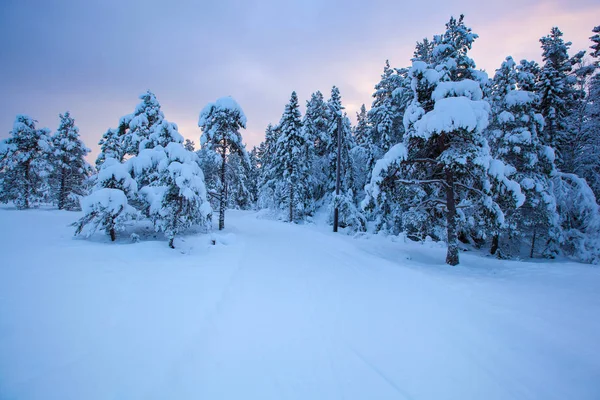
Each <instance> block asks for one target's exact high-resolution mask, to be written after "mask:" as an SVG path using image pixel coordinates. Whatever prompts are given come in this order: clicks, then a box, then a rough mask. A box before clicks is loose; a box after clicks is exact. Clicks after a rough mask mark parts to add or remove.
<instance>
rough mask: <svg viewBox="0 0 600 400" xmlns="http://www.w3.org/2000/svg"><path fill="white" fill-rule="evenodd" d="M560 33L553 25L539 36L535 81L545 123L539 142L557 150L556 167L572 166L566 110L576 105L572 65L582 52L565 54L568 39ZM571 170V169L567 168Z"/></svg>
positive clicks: (578, 94)
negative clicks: (539, 55) (540, 62)
mask: <svg viewBox="0 0 600 400" xmlns="http://www.w3.org/2000/svg"><path fill="white" fill-rule="evenodd" d="M562 36H563V33H562V32H561V31H560V30H559V29H558V28H557V27H553V28H552V29H551V31H550V34H549V35H547V36H545V37H543V38H541V39H540V43H541V44H542V50H543V53H542V57H543V61H544V65H543V66H542V68H541V71H540V74H539V79H538V82H537V84H536V92H537V94H538V95H539V99H540V100H539V106H538V107H539V110H540V112H541V114H542V115H543V116H544V120H545V126H544V131H543V133H542V136H541V139H542V142H543V144H545V145H547V146H550V147H552V148H553V149H554V150H555V151H556V152H557V162H558V165H559V167H561V168H563V167H566V168H567V169H569V170H571V169H572V163H571V161H572V160H571V159H572V154H571V152H570V149H569V147H570V146H569V145H570V143H571V141H572V140H573V137H572V136H573V132H572V130H571V127H570V126H569V125H568V116H569V113H570V112H571V111H572V110H573V109H574V108H575V107H577V102H578V101H579V100H581V99H582V97H583V92H582V90H581V89H578V88H577V87H576V84H577V78H576V76H575V75H574V74H573V72H574V66H575V65H577V64H579V63H580V62H581V60H582V58H583V56H584V54H585V52H579V53H577V54H576V55H575V56H573V57H569V54H568V50H569V48H570V47H571V42H565V41H564V40H563V38H562ZM569 172H571V171H569Z"/></svg>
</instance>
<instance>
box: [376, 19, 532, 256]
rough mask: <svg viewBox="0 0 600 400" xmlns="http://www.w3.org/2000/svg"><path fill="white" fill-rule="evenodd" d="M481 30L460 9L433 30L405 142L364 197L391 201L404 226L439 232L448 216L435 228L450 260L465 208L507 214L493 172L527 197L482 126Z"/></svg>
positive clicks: (492, 215)
mask: <svg viewBox="0 0 600 400" xmlns="http://www.w3.org/2000/svg"><path fill="white" fill-rule="evenodd" d="M476 38H477V35H476V34H474V33H473V32H472V31H471V29H470V28H468V27H466V26H465V25H464V21H463V16H462V15H461V17H460V18H459V19H458V20H457V19H455V18H451V19H450V21H449V22H448V23H447V24H446V32H445V33H444V34H442V35H438V36H436V37H435V38H434V48H433V50H432V60H431V62H430V63H426V62H423V61H413V66H412V68H411V70H410V76H411V77H412V87H413V88H414V97H413V100H412V102H411V104H410V105H409V107H408V109H407V112H406V113H405V115H404V124H405V134H404V140H403V143H402V144H398V145H395V146H393V147H392V148H391V149H390V150H389V151H388V152H387V153H386V154H385V155H384V157H383V158H382V159H381V160H379V161H378V162H377V163H376V164H375V167H374V170H373V173H372V178H371V182H370V183H369V185H368V187H367V192H368V197H367V199H366V201H365V204H367V205H369V204H370V205H371V206H373V205H374V206H375V207H376V209H378V210H380V211H379V212H380V213H383V214H384V215H385V212H386V211H385V209H386V208H387V209H388V210H389V209H396V210H397V211H399V213H398V212H394V213H393V214H392V215H388V216H387V218H391V219H393V220H395V221H394V222H396V223H397V222H400V223H401V224H402V226H401V229H402V230H407V231H408V230H409V229H410V227H411V226H413V227H417V229H422V228H423V227H427V229H428V231H429V232H435V230H434V229H432V227H434V226H438V227H439V226H440V225H441V224H440V222H441V221H440V219H441V217H444V219H445V230H446V232H445V235H443V236H442V234H441V232H439V231H438V234H439V235H440V236H441V237H442V238H444V239H445V240H446V242H447V244H448V252H447V256H446V263H448V264H450V265H456V264H458V262H459V257H458V251H459V249H458V233H459V230H460V226H459V224H460V223H461V222H462V221H463V219H462V218H463V216H464V213H463V212H462V211H463V208H471V207H475V208H476V209H485V211H478V212H477V214H488V215H489V219H490V220H492V221H493V223H496V224H497V223H499V222H501V220H502V218H503V214H502V211H501V209H500V207H499V206H498V204H496V203H495V202H494V201H493V199H492V193H490V188H491V186H492V185H491V182H490V181H491V179H492V178H493V179H495V180H498V181H502V182H504V184H505V185H506V186H507V187H508V188H509V189H510V190H511V191H512V192H513V193H514V195H515V196H516V197H521V199H520V201H521V202H522V200H523V199H522V195H521V193H520V190H519V187H518V184H517V183H515V182H512V181H510V180H508V179H507V178H506V176H505V169H504V168H502V166H503V164H502V163H501V162H500V161H498V160H494V159H493V158H492V157H491V156H490V150H489V145H488V142H487V140H486V138H485V136H484V134H483V130H484V129H485V128H486V127H487V124H488V114H489V111H490V108H489V104H488V103H487V102H486V101H485V100H483V90H482V86H483V85H484V84H485V80H486V76H485V74H484V73H482V72H480V71H478V70H476V69H475V63H474V61H473V60H472V59H471V58H470V57H469V56H468V55H467V54H468V51H469V50H470V49H471V46H472V44H473V42H474V41H475V39H476ZM389 203H392V204H393V203H396V204H394V205H393V208H392V207H390V206H386V205H388V204H389ZM382 205H383V206H382ZM441 226H443V225H441ZM444 236H445V237H444Z"/></svg>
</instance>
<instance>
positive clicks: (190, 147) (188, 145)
mask: <svg viewBox="0 0 600 400" xmlns="http://www.w3.org/2000/svg"><path fill="white" fill-rule="evenodd" d="M183 147H185V149H186V150H187V151H196V144H195V143H194V141H193V140H190V139H185V143H184V144H183Z"/></svg>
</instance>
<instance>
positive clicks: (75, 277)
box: [0, 209, 600, 400]
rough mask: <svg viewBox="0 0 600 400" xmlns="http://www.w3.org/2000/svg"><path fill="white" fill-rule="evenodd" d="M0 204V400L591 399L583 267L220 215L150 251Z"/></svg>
mask: <svg viewBox="0 0 600 400" xmlns="http://www.w3.org/2000/svg"><path fill="white" fill-rule="evenodd" d="M76 218H77V214H74V213H67V212H59V211H55V210H30V211H15V210H10V209H0V223H1V226H2V227H3V228H2V229H1V230H0V250H1V253H2V254H3V259H4V260H5V262H4V263H3V265H2V266H0V399H5V398H6V399H45V400H46V399H61V400H69V399H125V398H126V399H165V398H172V399H199V398H201V399H254V398H256V399H261V400H262V399H366V398H372V399H411V400H412V399H442V398H443V399H461V400H464V399H483V398H485V399H539V398H544V399H557V400H558V399H561V400H562V399H565V398H573V399H582V400H585V399H598V398H600V384H599V383H598V382H600V357H598V355H599V354H600V341H598V338H599V337H600V321H599V320H600V319H599V318H598V315H600V298H599V296H598V293H600V270H599V269H598V268H597V267H592V266H587V265H580V264H575V263H570V262H566V261H564V260H563V261H560V262H553V263H524V262H507V261H497V260H492V259H490V258H485V257H482V256H480V255H472V254H461V257H462V260H461V261H462V262H463V264H461V266H459V267H456V268H451V267H447V266H445V265H443V260H444V252H445V250H444V249H443V248H441V247H440V246H438V245H437V244H417V243H404V242H403V241H397V242H394V241H393V240H391V238H383V237H379V236H366V237H363V238H359V239H353V238H352V237H350V236H346V235H343V234H333V233H331V232H329V230H330V228H329V227H325V226H322V225H321V224H317V225H300V226H298V225H290V224H287V223H283V222H278V221H271V220H268V219H259V218H257V214H256V213H253V212H239V211H228V214H227V218H226V229H225V231H223V232H215V233H214V234H212V235H213V236H214V238H215V240H216V242H217V245H215V246H211V245H210V244H209V242H210V237H211V235H207V234H199V235H190V236H185V237H182V238H178V239H177V240H176V242H175V244H176V246H178V251H173V250H171V249H168V248H167V245H166V241H164V240H160V237H159V238H158V239H156V240H153V241H152V240H147V239H146V240H145V241H142V242H141V243H136V244H130V243H129V242H128V241H127V239H126V237H127V235H126V234H123V235H121V237H122V238H121V239H119V241H118V242H117V243H108V241H107V239H106V237H105V236H103V235H102V234H100V233H98V234H96V235H95V236H93V237H92V238H90V239H88V240H82V239H74V238H72V237H71V235H72V228H71V227H68V226H67V225H68V223H69V222H72V221H74V220H75V219H76Z"/></svg>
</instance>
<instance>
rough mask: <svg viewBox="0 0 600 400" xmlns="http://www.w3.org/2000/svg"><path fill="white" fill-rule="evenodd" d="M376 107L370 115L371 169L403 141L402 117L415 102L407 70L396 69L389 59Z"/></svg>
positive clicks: (379, 84)
mask: <svg viewBox="0 0 600 400" xmlns="http://www.w3.org/2000/svg"><path fill="white" fill-rule="evenodd" d="M373 99H374V100H373V104H372V106H371V110H369V112H368V114H367V115H368V121H369V126H370V127H371V131H370V135H369V136H368V139H369V140H368V143H369V152H370V157H369V165H368V167H369V169H372V168H373V165H374V164H375V161H377V160H378V159H380V158H381V157H382V156H383V154H385V152H386V151H387V150H389V149H390V147H392V146H393V145H394V144H396V143H399V142H401V141H402V137H403V135H404V125H403V122H402V117H403V115H404V111H405V109H406V106H407V105H408V103H409V102H410V101H411V99H412V90H411V88H410V79H409V78H408V69H406V68H403V69H394V68H392V67H390V63H389V61H387V60H386V62H385V66H384V69H383V74H382V75H381V80H380V81H379V83H377V84H376V85H375V92H374V93H373Z"/></svg>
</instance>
